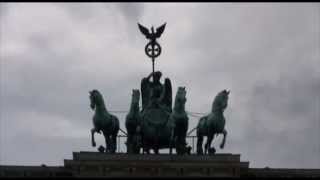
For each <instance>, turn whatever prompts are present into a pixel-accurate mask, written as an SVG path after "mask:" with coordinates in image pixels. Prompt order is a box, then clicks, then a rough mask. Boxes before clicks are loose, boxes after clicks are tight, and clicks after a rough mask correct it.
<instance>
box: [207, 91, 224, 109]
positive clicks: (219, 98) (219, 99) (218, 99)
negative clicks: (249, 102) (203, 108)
mask: <svg viewBox="0 0 320 180" xmlns="http://www.w3.org/2000/svg"><path fill="white" fill-rule="evenodd" d="M225 96H228V92H227V91H226V90H223V91H221V92H219V93H218V94H217V95H216V96H215V98H214V100H213V103H212V110H211V111H212V112H214V111H217V110H222V107H221V105H220V104H221V102H222V101H223V100H224V97H225Z"/></svg>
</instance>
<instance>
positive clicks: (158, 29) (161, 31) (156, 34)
mask: <svg viewBox="0 0 320 180" xmlns="http://www.w3.org/2000/svg"><path fill="white" fill-rule="evenodd" d="M166 24H167V23H164V24H163V25H161V26H160V27H158V28H157V31H156V33H155V37H156V38H159V37H160V36H161V34H162V33H163V31H164V28H165V27H166Z"/></svg>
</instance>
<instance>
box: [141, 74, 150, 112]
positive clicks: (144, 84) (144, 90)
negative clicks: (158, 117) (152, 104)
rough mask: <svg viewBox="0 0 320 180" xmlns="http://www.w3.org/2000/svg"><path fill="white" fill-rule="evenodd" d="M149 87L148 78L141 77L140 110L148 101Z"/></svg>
mask: <svg viewBox="0 0 320 180" xmlns="http://www.w3.org/2000/svg"><path fill="white" fill-rule="evenodd" d="M149 94H150V87H149V81H148V78H143V79H142V80H141V100H142V110H144V109H145V108H146V107H147V105H148V103H149Z"/></svg>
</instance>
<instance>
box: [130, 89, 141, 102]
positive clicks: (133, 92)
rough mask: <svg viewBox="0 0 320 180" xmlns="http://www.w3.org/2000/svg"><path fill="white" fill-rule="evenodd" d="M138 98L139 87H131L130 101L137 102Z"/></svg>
mask: <svg viewBox="0 0 320 180" xmlns="http://www.w3.org/2000/svg"><path fill="white" fill-rule="evenodd" d="M139 100H140V91H139V89H133V90H132V103H137V104H139Z"/></svg>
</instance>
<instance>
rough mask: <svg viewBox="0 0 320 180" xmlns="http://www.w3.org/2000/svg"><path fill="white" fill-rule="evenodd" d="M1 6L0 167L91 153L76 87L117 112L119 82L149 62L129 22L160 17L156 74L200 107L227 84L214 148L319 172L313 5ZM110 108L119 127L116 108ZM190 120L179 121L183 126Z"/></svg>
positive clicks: (257, 163)
mask: <svg viewBox="0 0 320 180" xmlns="http://www.w3.org/2000/svg"><path fill="white" fill-rule="evenodd" d="M2 5H3V4H1V8H3V7H2ZM9 5H10V4H9ZM6 9H7V10H6V13H5V14H6V15H5V16H3V17H5V18H3V21H1V32H2V33H1V34H0V36H1V38H0V39H1V43H0V57H1V60H0V67H1V72H0V73H1V76H0V80H1V81H0V86H1V91H0V92H1V94H0V95H1V102H0V103H1V108H0V115H1V121H0V123H1V124H0V125H1V139H0V140H1V154H0V163H1V164H7V163H9V164H28V163H31V164H40V163H42V162H43V161H44V160H45V162H48V164H49V163H50V162H51V163H52V164H62V161H60V160H59V158H60V159H61V158H69V157H70V156H71V152H72V151H80V150H81V151H83V150H93V149H92V148H91V147H90V146H89V145H90V143H89V142H90V138H89V130H90V128H91V126H92V122H91V117H92V115H93V112H92V111H91V110H90V108H89V98H88V91H89V90H91V89H99V90H100V91H101V92H102V93H103V95H104V98H105V102H106V106H107V108H108V109H109V110H128V109H129V104H130V101H131V99H130V98H131V89H133V88H139V83H140V79H141V78H142V77H143V76H146V75H147V74H148V73H149V72H150V68H151V64H150V61H149V59H148V58H146V57H145V55H144V52H143V48H144V45H145V43H146V40H145V37H143V36H142V35H141V34H140V32H139V31H138V29H137V25H136V23H137V22H141V23H142V24H144V25H146V26H147V27H150V26H151V25H155V26H157V25H160V24H161V23H163V22H165V21H167V22H168V26H167V28H166V30H165V33H164V34H163V36H162V37H161V39H160V40H159V41H160V42H161V45H162V47H163V53H162V55H161V57H160V58H159V60H157V62H156V69H159V70H162V71H163V72H164V76H165V77H170V78H171V80H172V83H173V93H174V96H175V92H176V89H177V87H178V86H186V89H187V98H188V101H187V104H186V108H187V110H188V111H193V112H204V113H206V112H209V110H210V109H211V104H212V100H213V98H214V96H215V95H216V93H217V92H218V91H220V90H222V89H225V88H227V89H231V95H230V103H229V107H228V109H227V110H226V112H225V116H226V119H227V125H226V128H227V130H228V131H229V135H228V139H227V144H226V149H224V150H220V149H219V153H220V152H222V153H224V152H231V153H237V154H238V153H240V154H241V155H242V160H249V161H250V163H251V167H264V166H270V167H293V168H319V167H320V159H319V154H320V143H319V142H318V140H317V137H319V128H320V125H319V124H320V123H319V102H320V99H319V91H320V85H319V82H320V73H319V70H318V69H319V59H320V57H319V49H320V45H319V22H320V20H319V12H320V6H318V5H315V4H301V3H299V4H191V3H187V4H173V3H168V4H164V3H162V4H140V3H134V4H133V3H116V4H111V3H92V4H75V3H68V4H11V5H10V7H9V6H8V7H7V8H6ZM39 14H41V16H40V15H39ZM117 115H118V116H119V119H120V121H121V122H120V123H121V126H122V128H124V127H123V126H124V118H125V113H124V114H118V113H117ZM197 121H198V119H197V118H194V117H190V129H191V128H193V127H194V126H195V125H196V123H197ZM97 138H98V140H99V138H100V140H101V141H98V142H103V141H102V137H101V136H97ZM220 140H221V138H220V137H219V138H218V139H217V140H215V141H214V144H215V146H216V145H217V144H218V143H219V142H220ZM12 142H15V143H12ZM49 142H50V145H49V144H48V143H49ZM36 145H37V146H38V147H37V148H34V147H36ZM20 149H24V151H20V152H19V153H20V154H19V155H17V156H16V155H14V154H16V153H17V152H18V150H20ZM53 149H54V150H53ZM52 151H54V152H52ZM38 154H39V155H38ZM45 162H43V163H45Z"/></svg>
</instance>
